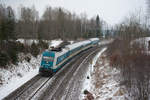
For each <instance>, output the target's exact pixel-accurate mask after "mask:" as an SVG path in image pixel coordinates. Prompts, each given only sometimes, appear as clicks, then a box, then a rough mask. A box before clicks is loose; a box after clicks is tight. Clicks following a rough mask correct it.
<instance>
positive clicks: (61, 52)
mask: <svg viewBox="0 0 150 100" xmlns="http://www.w3.org/2000/svg"><path fill="white" fill-rule="evenodd" d="M99 41H100V40H99V38H91V39H88V40H84V41H80V42H76V43H73V44H69V45H66V46H63V48H61V47H59V48H52V49H51V50H46V51H44V52H43V53H42V60H41V65H40V68H39V73H40V74H41V75H45V76H50V75H53V74H54V73H56V72H57V71H59V70H60V69H61V68H62V67H63V66H64V65H65V64H66V63H68V62H69V61H70V60H71V59H72V58H73V57H74V56H76V55H77V54H79V53H80V52H82V51H85V50H87V49H89V48H91V47H94V46H96V45H98V43H99Z"/></svg>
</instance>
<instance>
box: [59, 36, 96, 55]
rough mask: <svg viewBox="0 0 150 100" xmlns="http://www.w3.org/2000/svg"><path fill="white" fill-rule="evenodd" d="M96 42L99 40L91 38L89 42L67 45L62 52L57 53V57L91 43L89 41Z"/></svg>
mask: <svg viewBox="0 0 150 100" xmlns="http://www.w3.org/2000/svg"><path fill="white" fill-rule="evenodd" d="M97 40H99V38H91V39H89V40H85V41H81V42H77V43H73V44H69V45H67V46H66V47H65V48H63V49H62V51H60V52H57V55H62V54H64V53H66V52H67V51H68V50H72V49H75V48H77V47H79V46H81V45H86V44H88V43H91V41H97Z"/></svg>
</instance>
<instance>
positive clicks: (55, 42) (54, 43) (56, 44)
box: [49, 39, 63, 47]
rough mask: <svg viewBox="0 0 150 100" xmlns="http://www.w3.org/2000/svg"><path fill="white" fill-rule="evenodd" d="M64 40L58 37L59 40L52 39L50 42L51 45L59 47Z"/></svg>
mask: <svg viewBox="0 0 150 100" xmlns="http://www.w3.org/2000/svg"><path fill="white" fill-rule="evenodd" d="M62 42H63V41H62V40H61V39H57V40H52V41H51V42H50V44H49V45H50V46H49V47H57V46H58V45H59V44H61V43H62Z"/></svg>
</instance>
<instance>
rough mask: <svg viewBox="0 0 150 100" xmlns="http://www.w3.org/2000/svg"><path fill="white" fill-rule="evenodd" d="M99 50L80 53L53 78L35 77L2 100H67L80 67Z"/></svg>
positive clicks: (93, 49) (92, 49) (94, 49)
mask: <svg viewBox="0 0 150 100" xmlns="http://www.w3.org/2000/svg"><path fill="white" fill-rule="evenodd" d="M99 50H100V48H97V47H95V48H91V49H89V50H87V51H85V52H81V53H80V54H79V55H77V56H75V57H74V59H72V60H71V61H70V63H68V64H66V65H65V66H64V67H63V68H62V69H61V70H60V71H58V72H57V73H56V74H55V75H54V76H53V77H49V78H47V77H41V76H40V75H37V76H35V77H34V78H33V79H31V80H30V81H29V82H27V83H25V84H24V85H23V86H22V87H20V88H19V89H17V90H16V91H14V92H13V93H11V94H10V95H9V96H7V97H6V98H4V100H61V99H62V98H64V99H66V100H67V98H68V95H67V94H69V91H70V90H73V88H74V85H73V87H71V84H73V80H74V79H75V77H73V76H75V75H76V74H78V73H77V72H78V71H79V70H80V67H81V65H82V64H83V63H84V62H85V61H86V60H87V59H88V58H89V57H91V56H93V55H95V54H96V53H97V52H98V51H99ZM68 86H69V87H68ZM68 100H69V99H68Z"/></svg>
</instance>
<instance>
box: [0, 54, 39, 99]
mask: <svg viewBox="0 0 150 100" xmlns="http://www.w3.org/2000/svg"><path fill="white" fill-rule="evenodd" d="M40 60H41V55H39V56H38V57H37V58H35V57H33V56H31V61H30V62H27V61H26V60H23V61H22V62H19V63H18V65H10V66H9V69H2V68H1V69H0V76H1V84H0V99H2V98H4V97H5V96H7V95H8V94H10V93H11V92H13V91H14V90H15V89H17V88H18V87H20V86H21V85H23V84H24V83H26V82H27V81H29V80H30V79H31V78H33V77H34V76H36V75H37V74H38V70H39V66H40Z"/></svg>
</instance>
